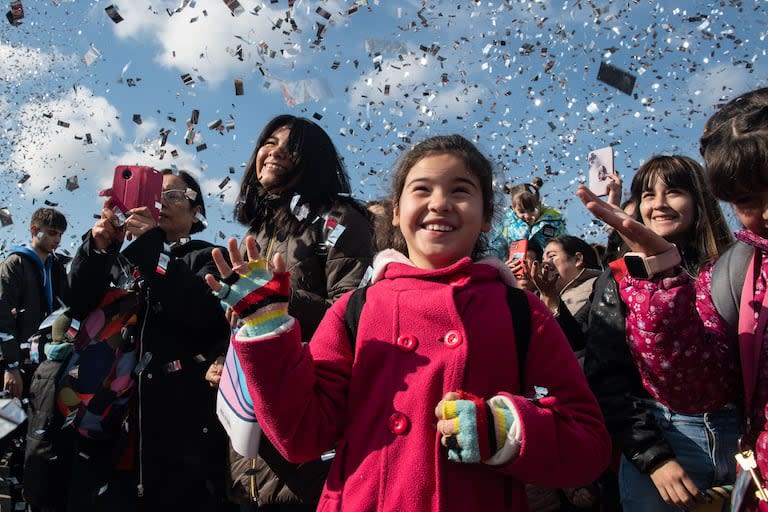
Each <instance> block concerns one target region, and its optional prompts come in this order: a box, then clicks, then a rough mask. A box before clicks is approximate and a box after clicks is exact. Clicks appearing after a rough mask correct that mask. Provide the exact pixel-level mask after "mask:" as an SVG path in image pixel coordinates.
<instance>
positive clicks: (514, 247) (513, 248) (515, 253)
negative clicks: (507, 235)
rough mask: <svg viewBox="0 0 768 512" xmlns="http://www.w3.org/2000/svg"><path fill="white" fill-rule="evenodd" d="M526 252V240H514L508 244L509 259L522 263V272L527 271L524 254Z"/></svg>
mask: <svg viewBox="0 0 768 512" xmlns="http://www.w3.org/2000/svg"><path fill="white" fill-rule="evenodd" d="M527 253H528V240H515V241H514V242H512V243H511V244H509V259H510V260H513V261H519V262H520V263H521V264H522V272H526V273H527V272H528V265H526V263H525V256H526V254H527Z"/></svg>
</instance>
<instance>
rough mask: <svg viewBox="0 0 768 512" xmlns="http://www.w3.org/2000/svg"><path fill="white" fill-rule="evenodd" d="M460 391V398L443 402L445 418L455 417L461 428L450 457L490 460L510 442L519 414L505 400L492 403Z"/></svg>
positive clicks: (449, 451)
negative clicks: (508, 436)
mask: <svg viewBox="0 0 768 512" xmlns="http://www.w3.org/2000/svg"><path fill="white" fill-rule="evenodd" d="M458 394H459V399H458V400H446V401H444V402H443V411H442V413H443V414H442V416H443V419H446V420H450V419H452V420H453V421H454V428H453V431H454V432H457V434H456V435H455V440H456V442H449V443H448V458H449V459H450V460H452V461H454V462H470V463H471V462H481V461H485V460H488V459H490V458H491V457H492V456H493V455H494V454H495V453H496V452H497V451H499V450H501V449H502V448H503V447H504V445H505V444H506V442H507V434H508V433H509V429H510V428H511V427H512V424H513V423H514V421H515V415H514V414H513V413H512V411H511V410H510V409H509V408H507V406H506V405H505V404H504V403H503V402H501V401H494V403H493V405H491V404H490V403H489V402H486V401H485V400H483V399H482V398H479V397H477V396H475V395H472V394H470V393H466V392H464V391H459V392H458ZM452 437H454V436H452Z"/></svg>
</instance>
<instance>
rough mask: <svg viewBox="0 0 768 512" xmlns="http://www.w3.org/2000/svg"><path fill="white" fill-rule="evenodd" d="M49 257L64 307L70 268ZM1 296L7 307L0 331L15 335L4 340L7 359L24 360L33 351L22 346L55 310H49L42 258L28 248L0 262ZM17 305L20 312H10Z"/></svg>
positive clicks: (56, 293)
mask: <svg viewBox="0 0 768 512" xmlns="http://www.w3.org/2000/svg"><path fill="white" fill-rule="evenodd" d="M49 258H52V265H51V284H52V287H53V310H54V311H55V310H56V309H58V308H59V307H60V304H59V301H62V302H64V303H67V302H68V300H69V298H68V295H69V294H68V287H67V271H66V270H65V269H64V265H63V264H62V263H61V262H60V261H59V260H58V259H57V258H56V257H55V256H49ZM0 299H2V300H1V301H0V308H3V311H2V312H0V332H4V333H7V334H10V335H12V336H13V337H14V339H13V340H12V341H9V342H7V343H0V351H2V355H3V361H4V362H5V363H15V362H23V361H22V360H23V359H24V358H25V357H27V356H28V355H29V350H24V351H23V352H22V351H20V350H19V345H20V344H21V343H25V342H26V341H27V340H28V339H29V337H30V336H32V335H33V334H35V333H36V332H37V330H38V328H39V327H40V323H41V322H42V321H43V320H44V319H45V317H46V316H48V314H49V313H50V312H52V311H48V301H47V299H46V297H45V288H44V285H43V276H42V272H41V269H40V263H39V259H38V261H37V262H36V261H33V260H32V256H30V255H29V254H28V251H24V250H18V251H13V252H12V253H11V254H10V255H9V256H8V257H7V258H5V260H3V262H2V263H0ZM13 308H15V309H16V310H17V312H18V313H17V314H16V316H15V317H13V316H12V315H11V314H10V310H11V309H13ZM41 350H42V347H41Z"/></svg>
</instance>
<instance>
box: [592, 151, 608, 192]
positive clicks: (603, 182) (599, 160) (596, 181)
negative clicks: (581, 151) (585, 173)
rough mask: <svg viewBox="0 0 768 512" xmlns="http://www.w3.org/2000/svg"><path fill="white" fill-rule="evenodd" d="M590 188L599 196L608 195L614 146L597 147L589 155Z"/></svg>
mask: <svg viewBox="0 0 768 512" xmlns="http://www.w3.org/2000/svg"><path fill="white" fill-rule="evenodd" d="M587 163H588V164H589V190H591V191H592V192H594V193H595V194H597V195H598V196H605V195H608V184H609V183H610V178H609V177H608V176H609V175H611V174H613V147H611V146H608V147H605V148H600V149H595V150H594V151H590V152H589V155H588V156H587Z"/></svg>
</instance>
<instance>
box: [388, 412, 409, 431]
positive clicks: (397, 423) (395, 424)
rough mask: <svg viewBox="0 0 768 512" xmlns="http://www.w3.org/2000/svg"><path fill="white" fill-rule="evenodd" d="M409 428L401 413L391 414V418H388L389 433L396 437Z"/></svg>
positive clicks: (406, 419)
mask: <svg viewBox="0 0 768 512" xmlns="http://www.w3.org/2000/svg"><path fill="white" fill-rule="evenodd" d="M409 426H410V423H409V422H408V418H406V417H405V414H403V413H401V412H396V413H393V414H392V416H390V417H389V431H390V432H392V433H393V434H396V435H398V436H399V435H403V434H405V433H406V432H407V431H408V427H409Z"/></svg>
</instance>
